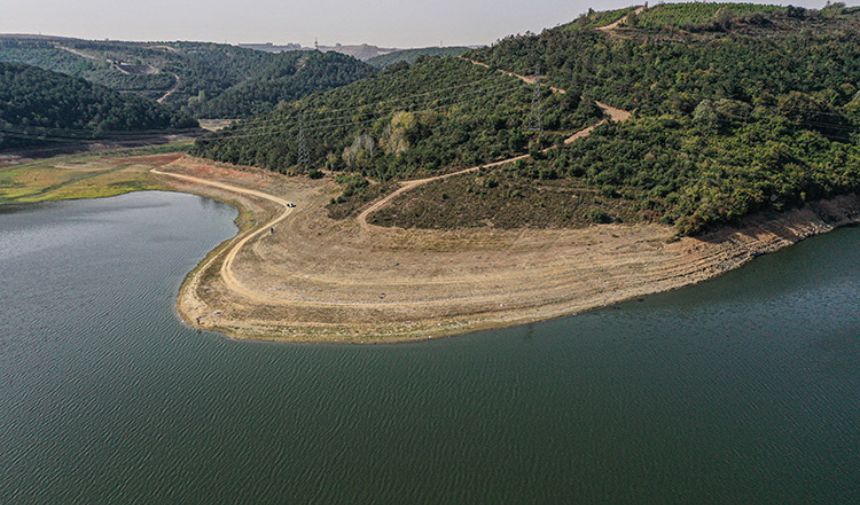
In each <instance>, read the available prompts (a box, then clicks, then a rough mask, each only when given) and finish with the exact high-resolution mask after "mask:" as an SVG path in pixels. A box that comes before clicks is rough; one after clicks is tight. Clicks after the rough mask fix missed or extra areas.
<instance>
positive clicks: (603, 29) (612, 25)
mask: <svg viewBox="0 0 860 505" xmlns="http://www.w3.org/2000/svg"><path fill="white" fill-rule="evenodd" d="M644 11H645V6H644V5H641V6H639V7H636V9H635V10H634V11H633V12H631V13H630V14H627V15H626V16H624V17H622V18H621V19H619V20H618V21H616V22H614V23H609V24H608V25H606V26H601V27H599V28H598V30H600V31H601V32H606V33H609V32H612V31H614V30H615V29H616V28H618V27H619V26H621V25H622V24H624V23H625V22H626V21H627V20H628V19H630V16H633V15H636V16H638V15H639V14H642V13H643V12H644Z"/></svg>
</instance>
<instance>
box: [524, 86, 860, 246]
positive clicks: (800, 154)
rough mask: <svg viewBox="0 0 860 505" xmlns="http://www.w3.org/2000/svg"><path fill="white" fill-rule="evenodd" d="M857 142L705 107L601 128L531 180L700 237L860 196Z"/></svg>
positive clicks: (746, 112) (736, 105) (759, 114)
mask: <svg viewBox="0 0 860 505" xmlns="http://www.w3.org/2000/svg"><path fill="white" fill-rule="evenodd" d="M846 133H847V132H842V134H846ZM858 140H860V137H858V136H857V133H856V132H852V133H850V137H844V138H843V137H841V135H840V137H839V138H837V139H831V138H828V137H827V136H825V135H824V134H822V133H821V132H819V131H816V130H810V129H806V128H804V126H803V125H802V124H798V123H797V122H795V121H792V120H790V119H787V118H786V117H784V116H782V115H779V114H774V113H772V112H771V111H769V110H767V109H765V108H750V107H749V105H748V104H746V103H743V102H734V101H731V100H725V99H722V100H718V101H710V100H706V101H703V102H702V103H701V104H700V106H699V107H697V108H696V111H695V113H694V114H692V115H683V116H669V115H664V116H657V117H642V118H635V119H633V120H631V121H629V122H626V123H621V124H613V125H609V126H606V127H603V128H601V129H599V130H598V131H596V132H595V134H594V135H592V136H591V137H590V138H588V139H586V140H584V141H582V142H577V143H575V144H573V145H571V146H570V147H568V148H566V149H564V150H561V151H557V152H552V153H550V154H549V156H548V157H547V158H546V159H544V160H538V161H536V162H534V163H533V164H531V165H530V166H529V168H528V169H524V172H523V173H524V175H531V176H535V174H538V176H542V177H544V176H546V175H545V174H551V175H552V176H560V177H575V178H580V179H584V180H585V181H586V182H587V183H588V184H589V185H590V186H592V187H595V188H597V189H599V190H600V191H601V193H602V194H603V195H605V196H611V197H617V198H626V199H629V200H632V201H635V202H636V203H637V205H638V206H639V209H640V210H641V211H642V213H643V215H645V216H647V217H649V218H651V219H660V220H662V221H663V222H666V223H670V224H676V225H677V227H678V230H679V231H680V232H681V233H686V234H692V233H696V232H700V231H702V230H704V229H706V228H707V227H709V226H711V225H714V224H717V223H723V222H734V221H736V220H738V219H739V218H741V217H743V216H745V215H747V214H749V213H751V212H755V211H759V210H768V209H773V210H783V209H787V208H791V207H795V206H798V205H802V204H803V203H804V202H807V201H814V200H817V199H820V198H825V197H829V196H833V195H836V194H842V193H850V192H853V191H857V190H860V145H858Z"/></svg>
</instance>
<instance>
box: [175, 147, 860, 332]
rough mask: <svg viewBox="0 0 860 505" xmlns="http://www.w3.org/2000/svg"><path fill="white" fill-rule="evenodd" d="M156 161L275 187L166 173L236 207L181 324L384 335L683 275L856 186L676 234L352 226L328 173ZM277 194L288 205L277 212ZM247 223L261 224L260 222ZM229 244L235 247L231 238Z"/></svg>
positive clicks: (685, 279)
mask: <svg viewBox="0 0 860 505" xmlns="http://www.w3.org/2000/svg"><path fill="white" fill-rule="evenodd" d="M163 170H165V171H169V172H174V173H178V174H184V175H186V176H191V177H197V178H198V179H207V180H218V181H220V182H223V183H226V184H227V185H228V186H235V187H243V186H244V188H246V189H251V188H260V189H261V190H262V191H264V192H265V193H267V194H269V195H272V196H274V198H275V200H274V201H273V200H263V199H260V198H256V197H253V196H252V195H249V194H238V193H231V192H229V191H228V190H226V189H225V188H226V186H225V187H221V188H217V187H211V186H202V185H200V184H195V183H194V182H193V181H192V180H191V179H187V180H185V181H182V180H177V179H173V180H170V181H169V184H170V185H172V186H174V187H175V188H176V189H178V190H180V191H186V192H192V193H196V194H202V195H205V196H209V197H212V198H216V199H218V200H221V201H225V202H227V203H230V204H232V205H234V206H236V207H237V208H239V209H240V219H239V226H240V231H239V233H238V234H237V236H236V237H234V238H233V239H230V240H228V241H226V242H225V243H223V244H221V245H220V246H219V247H218V248H217V249H216V250H214V251H213V252H212V253H210V254H209V255H208V256H207V257H206V259H204V260H203V261H202V262H201V263H200V264H199V265H198V267H197V268H195V269H194V270H193V271H192V272H191V273H189V274H188V276H187V277H186V279H185V281H184V282H183V284H182V288H181V289H180V293H179V296H178V299H177V312H178V314H179V315H180V317H181V319H182V320H183V321H184V322H185V323H187V324H189V325H190V326H192V327H195V328H200V329H206V330H212V331H217V332H220V333H223V334H225V335H227V336H229V337H231V338H235V339H253V340H265V341H279V342H302V343H356V344H357V343H394V342H408V341H417V340H425V339H428V338H438V337H448V336H453V335H461V334H466V333H471V332H474V331H479V330H487V329H495V328H502V327H510V326H518V325H522V324H528V323H532V322H537V321H544V320H548V319H553V318H558V317H564V316H570V315H575V314H578V313H581V312H584V311H587V310H591V309H595V308H598V307H603V306H606V305H611V304H614V303H618V302H621V301H624V300H628V299H632V298H637V297H640V296H644V295H648V294H654V293H658V292H663V291H668V290H672V289H677V288H680V287H683V286H687V285H691V284H696V283H698V282H702V281H704V280H707V279H711V278H713V277H716V276H718V275H721V274H722V273H725V272H728V271H730V270H733V269H735V268H738V267H740V266H742V265H744V264H746V263H747V262H749V261H750V260H752V259H753V258H754V257H756V256H759V255H761V254H766V253H770V252H774V251H777V250H779V249H782V248H784V247H787V246H789V245H792V244H794V243H797V242H799V241H801V240H803V239H805V238H808V237H811V236H814V235H818V234H821V233H826V232H828V231H831V230H833V229H835V228H837V227H839V226H844V225H849V224H853V223H858V222H860V198H858V196H857V195H849V196H842V197H837V198H834V199H831V200H828V201H822V202H817V203H813V204H809V205H807V206H805V207H804V208H803V209H799V210H793V211H789V212H786V213H782V214H769V215H764V214H760V215H756V216H751V217H749V218H748V219H746V220H745V221H744V223H743V225H742V226H739V227H737V228H731V227H726V228H723V229H721V230H718V231H715V232H712V233H709V234H707V235H705V236H702V237H696V238H689V237H688V238H683V239H680V240H673V231H672V229H671V228H669V227H666V226H661V225H640V226H624V225H601V226H594V227H591V228H586V229H580V230H513V231H511V230H508V231H501V230H471V231H431V230H402V229H389V228H377V227H372V229H365V228H363V227H362V226H360V225H359V223H358V222H356V221H355V220H346V221H333V220H331V219H329V218H328V217H327V214H326V212H325V208H324V207H325V204H326V203H327V202H328V200H329V199H330V198H331V196H332V195H333V194H335V193H336V192H337V188H336V187H335V186H334V185H333V184H332V183H331V182H325V181H322V182H321V181H310V180H305V179H298V178H286V177H283V176H279V175H277V174H272V173H269V172H265V171H262V170H258V169H253V168H242V169H236V168H235V167H228V166H224V165H213V164H211V163H208V162H203V161H200V160H194V159H192V158H182V159H180V160H178V161H177V162H176V163H173V164H171V165H168V166H167V167H166V168H165V169H163ZM159 178H160V179H161V180H165V179H167V178H168V177H167V176H159ZM165 182H168V181H165ZM281 197H283V198H281ZM278 199H285V200H289V201H295V202H296V203H297V204H298V205H299V207H298V208H297V209H295V210H296V212H295V213H293V214H288V215H286V216H282V215H281V212H282V210H283V209H279V208H278V207H279V205H278V204H277V203H276V201H277V200H278ZM279 216H281V217H280V218H279ZM273 220H274V222H276V224H275V225H274V228H276V230H275V232H274V233H272V232H271V231H270V230H269V224H271V222H273ZM257 223H269V224H267V225H266V229H265V230H263V228H262V227H261V226H258V224H257ZM240 242H242V244H243V245H246V246H247V247H239V248H238V249H236V248H235V246H236V245H237V244H238V243H240ZM231 250H232V257H231V258H230V262H231V265H229V266H230V273H229V275H226V276H224V275H223V273H224V259H225V257H226V256H227V253H226V252H228V251H231ZM225 277H226V281H227V282H225ZM237 286H240V287H241V289H238V290H237V289H236V287H237Z"/></svg>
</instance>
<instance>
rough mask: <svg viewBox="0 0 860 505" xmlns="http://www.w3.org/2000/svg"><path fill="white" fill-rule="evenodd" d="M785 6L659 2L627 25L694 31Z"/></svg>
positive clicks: (772, 11) (771, 12)
mask: <svg viewBox="0 0 860 505" xmlns="http://www.w3.org/2000/svg"><path fill="white" fill-rule="evenodd" d="M785 11H786V8H785V7H780V6H778V5H763V4H750V3H730V2H726V3H723V2H715V3H710V2H689V3H677V4H663V5H657V6H655V7H652V8H649V9H646V10H645V11H644V12H643V13H641V14H639V15H638V16H636V19H635V21H632V23H631V25H632V26H635V27H637V28H643V29H664V28H679V29H682V30H695V29H699V28H702V27H707V26H712V25H714V24H722V23H726V22H728V21H731V20H732V19H735V18H747V17H751V16H754V15H768V14H775V13H783V12H785Z"/></svg>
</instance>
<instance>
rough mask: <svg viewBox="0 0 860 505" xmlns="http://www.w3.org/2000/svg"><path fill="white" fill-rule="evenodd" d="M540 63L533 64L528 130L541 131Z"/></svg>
mask: <svg viewBox="0 0 860 505" xmlns="http://www.w3.org/2000/svg"><path fill="white" fill-rule="evenodd" d="M540 103H541V93H540V65H536V66H535V84H534V93H533V94H532V110H531V113H530V114H529V123H528V125H529V131H531V132H538V133H540V132H541V131H543V120H542V118H541V115H540Z"/></svg>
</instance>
